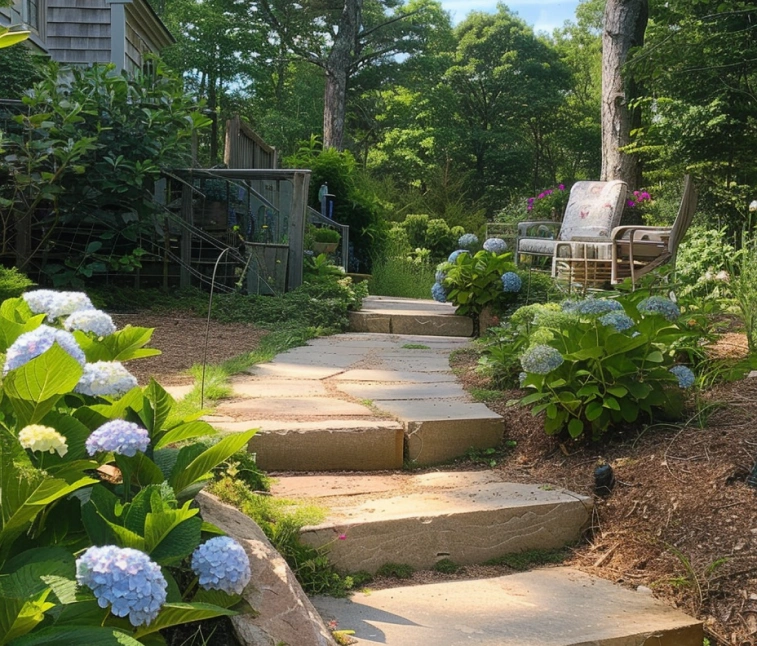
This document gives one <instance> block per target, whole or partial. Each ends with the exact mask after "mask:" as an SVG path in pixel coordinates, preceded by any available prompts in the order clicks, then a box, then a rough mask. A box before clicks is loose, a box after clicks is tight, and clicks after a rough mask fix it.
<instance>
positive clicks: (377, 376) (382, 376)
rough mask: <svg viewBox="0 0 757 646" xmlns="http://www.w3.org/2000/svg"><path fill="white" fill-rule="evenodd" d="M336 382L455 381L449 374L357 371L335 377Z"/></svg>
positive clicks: (453, 376) (410, 371)
mask: <svg viewBox="0 0 757 646" xmlns="http://www.w3.org/2000/svg"><path fill="white" fill-rule="evenodd" d="M336 380H337V381H382V382H386V383H393V382H411V383H417V384H428V383H438V382H442V381H457V379H456V377H455V375H453V374H452V373H451V372H417V371H412V370H381V369H376V370H373V369H368V368H366V369H357V370H347V371H345V372H342V373H340V374H338V375H337V376H336Z"/></svg>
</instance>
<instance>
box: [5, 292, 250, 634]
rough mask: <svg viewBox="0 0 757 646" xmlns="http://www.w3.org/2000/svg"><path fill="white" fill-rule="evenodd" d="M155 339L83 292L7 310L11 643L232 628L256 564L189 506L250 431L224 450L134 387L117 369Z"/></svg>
mask: <svg viewBox="0 0 757 646" xmlns="http://www.w3.org/2000/svg"><path fill="white" fill-rule="evenodd" d="M151 334H152V330H150V329H147V328H140V327H131V326H127V327H125V328H123V329H122V330H115V327H114V326H113V323H112V321H111V320H110V317H109V316H108V315H107V314H105V313H104V312H100V311H98V310H95V309H93V308H92V304H91V302H90V300H89V299H88V298H87V296H86V295H84V294H81V293H71V292H53V291H49V290H37V291H34V292H27V293H25V294H24V297H23V298H16V299H10V300H6V301H5V302H3V303H2V305H0V352H2V353H3V354H4V355H5V365H4V367H3V382H2V399H1V400H0V490H1V491H2V496H1V497H0V572H2V575H0V609H2V612H0V642H2V643H3V644H9V645H13V644H32V643H33V644H42V643H46V644H53V643H54V644H83V643H92V644H95V643H96V644H98V645H102V646H119V645H120V646H124V645H126V644H129V645H131V646H138V645H139V644H150V645H152V644H159V643H163V640H162V638H161V637H160V635H159V631H160V630H162V629H164V628H169V627H171V626H176V625H180V624H184V623H189V622H194V621H199V620H205V619H210V618H213V617H220V616H228V615H233V614H236V612H235V611H233V610H231V609H230V608H232V607H234V606H236V605H237V603H238V602H239V601H240V596H239V595H240V594H241V592H242V589H243V588H244V586H245V585H246V584H247V582H248V581H249V578H250V567H249V560H248V558H247V556H246V555H245V553H244V550H243V548H242V547H241V546H240V545H238V544H237V543H236V542H235V541H233V540H232V539H230V538H228V537H225V536H220V534H222V532H221V531H220V530H219V529H218V528H216V527H214V526H212V525H209V524H207V523H205V522H203V520H202V518H201V516H200V510H199V508H198V506H197V505H196V504H195V503H194V498H195V496H196V495H197V494H198V493H199V491H200V490H201V489H202V488H203V487H204V486H205V484H206V483H207V482H208V481H209V480H211V479H212V478H213V473H212V472H213V470H214V469H215V468H216V467H217V466H218V465H219V464H222V463H224V462H225V461H226V460H228V459H229V458H230V457H232V456H233V455H235V454H236V453H237V452H238V451H239V450H240V449H242V447H246V445H247V443H248V442H249V440H250V438H251V437H252V435H253V434H254V433H255V431H254V430H250V431H246V432H243V433H235V434H228V435H226V436H224V437H223V438H220V439H218V437H217V432H216V431H215V429H213V428H212V427H211V426H210V425H209V424H208V423H207V422H204V421H202V420H199V419H197V416H196V415H194V416H191V417H189V418H183V417H181V416H179V415H177V414H176V413H175V412H174V410H173V404H174V401H173V399H172V397H171V396H170V395H169V394H168V393H167V392H166V391H165V390H164V389H163V388H161V387H160V385H158V384H157V383H156V382H155V381H151V382H150V384H149V385H148V386H146V387H144V388H141V387H139V386H138V385H137V382H136V379H135V378H134V377H133V376H132V375H131V374H130V373H129V372H128V370H127V369H126V368H125V367H124V366H123V365H122V362H127V361H130V360H132V359H138V358H140V357H146V356H151V355H154V354H157V353H158V351H157V350H150V349H148V348H145V347H144V346H145V345H146V344H147V343H148V342H149V340H150V337H151ZM213 436H215V438H214V439H217V441H215V442H212V443H203V442H201V441H198V440H200V439H206V438H209V437H213ZM221 554H223V558H222V559H221V562H220V565H219V555H221ZM198 583H199V586H198ZM127 617H128V620H127Z"/></svg>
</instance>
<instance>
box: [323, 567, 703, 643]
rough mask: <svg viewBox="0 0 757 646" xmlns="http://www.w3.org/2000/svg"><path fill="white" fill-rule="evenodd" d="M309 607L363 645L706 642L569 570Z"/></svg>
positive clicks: (654, 607)
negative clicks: (348, 631)
mask: <svg viewBox="0 0 757 646" xmlns="http://www.w3.org/2000/svg"><path fill="white" fill-rule="evenodd" d="M313 602H314V605H315V606H316V608H317V609H318V611H319V612H320V613H321V615H322V616H323V617H324V619H326V620H327V621H330V620H332V619H335V620H336V621H337V622H338V624H339V627H340V628H345V629H350V630H354V631H355V634H354V637H355V638H356V639H357V643H358V644H362V645H369V644H385V645H386V646H420V645H423V646H432V645H433V646H436V645H439V646H472V645H473V646H701V644H702V640H703V636H704V634H703V630H702V624H701V623H700V622H698V621H696V620H695V619H692V618H691V617H688V616H686V615H684V614H683V613H681V612H679V611H677V610H673V609H672V608H668V607H667V606H665V605H663V604H662V603H660V602H659V601H657V600H655V599H653V598H652V597H650V596H648V595H645V594H640V593H638V592H633V591H629V590H626V589H623V588H620V587H618V586H614V585H613V584H612V583H610V582H609V581H604V580H603V579H598V578H595V577H591V576H589V575H587V574H584V573H583V572H580V571H578V570H575V569H572V568H551V569H544V570H536V571H533V572H527V573H523V574H513V575H511V576H504V577H498V578H495V579H484V580H475V581H454V582H446V583H436V584H431V585H422V586H412V587H410V586H406V587H401V588H390V589H386V590H378V591H372V592H371V593H370V594H361V593H358V594H356V595H354V596H353V597H351V598H350V599H334V598H331V597H316V598H315V599H314V600H313Z"/></svg>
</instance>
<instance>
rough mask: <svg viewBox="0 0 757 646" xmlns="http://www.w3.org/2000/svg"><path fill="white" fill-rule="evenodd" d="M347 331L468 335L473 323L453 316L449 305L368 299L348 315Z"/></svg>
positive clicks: (417, 301) (379, 297)
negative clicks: (358, 308) (358, 309)
mask: <svg viewBox="0 0 757 646" xmlns="http://www.w3.org/2000/svg"><path fill="white" fill-rule="evenodd" d="M350 330H352V331H353V332H372V333H383V334H416V335H426V336H463V337H467V336H471V335H472V334H473V321H472V320H471V319H470V318H468V317H466V316H457V315H456V314H455V310H454V307H453V306H452V305H450V304H449V303H437V302H436V301H433V300H428V301H426V300H418V299H412V298H391V297H386V296H368V297H367V298H365V299H363V307H362V309H360V311H358V312H350Z"/></svg>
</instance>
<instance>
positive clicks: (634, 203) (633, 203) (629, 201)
mask: <svg viewBox="0 0 757 646" xmlns="http://www.w3.org/2000/svg"><path fill="white" fill-rule="evenodd" d="M626 204H627V205H628V207H629V208H631V209H632V208H633V207H634V206H636V202H634V201H633V200H628V201H627V202H626Z"/></svg>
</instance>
